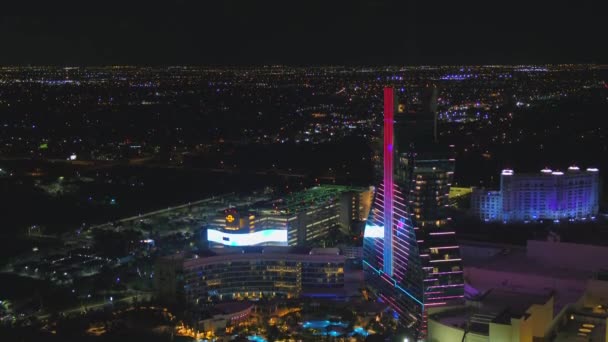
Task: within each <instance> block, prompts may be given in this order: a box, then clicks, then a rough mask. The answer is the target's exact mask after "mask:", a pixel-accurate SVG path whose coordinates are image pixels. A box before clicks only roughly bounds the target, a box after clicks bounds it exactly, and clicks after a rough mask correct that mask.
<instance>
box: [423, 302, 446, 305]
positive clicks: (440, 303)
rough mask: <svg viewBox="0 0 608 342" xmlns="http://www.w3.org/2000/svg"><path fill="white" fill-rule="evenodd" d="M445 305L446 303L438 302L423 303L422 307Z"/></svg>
mask: <svg viewBox="0 0 608 342" xmlns="http://www.w3.org/2000/svg"><path fill="white" fill-rule="evenodd" d="M445 304H447V303H446V302H439V303H424V306H437V305H445Z"/></svg>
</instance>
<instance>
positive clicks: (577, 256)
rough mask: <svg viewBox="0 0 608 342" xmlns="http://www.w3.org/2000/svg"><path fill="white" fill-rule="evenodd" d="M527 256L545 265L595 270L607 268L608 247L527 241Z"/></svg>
mask: <svg viewBox="0 0 608 342" xmlns="http://www.w3.org/2000/svg"><path fill="white" fill-rule="evenodd" d="M526 254H527V255H528V257H531V258H534V259H536V260H538V261H539V262H542V263H543V264H545V265H551V266H555V267H560V268H572V269H578V270H586V271H591V272H595V271H598V270H599V269H601V268H608V247H603V246H591V245H579V244H575V243H566V242H547V241H533V240H529V241H528V246H527V249H526Z"/></svg>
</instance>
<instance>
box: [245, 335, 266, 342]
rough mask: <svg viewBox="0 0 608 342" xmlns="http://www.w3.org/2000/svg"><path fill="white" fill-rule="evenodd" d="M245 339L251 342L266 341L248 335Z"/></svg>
mask: <svg viewBox="0 0 608 342" xmlns="http://www.w3.org/2000/svg"><path fill="white" fill-rule="evenodd" d="M247 339H248V340H249V341H251V342H266V339H265V338H263V337H262V336H259V335H250V336H247Z"/></svg>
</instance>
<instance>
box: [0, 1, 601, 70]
mask: <svg viewBox="0 0 608 342" xmlns="http://www.w3.org/2000/svg"><path fill="white" fill-rule="evenodd" d="M108 7H109V6H108ZM121 9H122V7H121ZM40 12H41V11H40ZM58 12H59V11H56V10H50V11H48V13H49V14H44V15H43V14H38V15H30V16H6V15H5V16H2V17H0V40H2V41H3V53H2V54H1V55H0V64H4V65H80V66H93V65H157V66H161V65H233V66H243V65H248V66H254V65H274V64H279V65H488V64H505V65H509V64H570V63H573V64H588V63H599V64H601V63H608V46H606V44H602V42H603V39H602V34H603V33H605V29H604V28H603V27H602V24H603V18H602V13H603V12H602V11H601V10H600V8H599V4H597V3H594V4H580V3H577V4H572V5H571V6H558V5H556V4H552V5H550V6H548V5H543V4H539V3H534V4H525V3H521V4H518V3H517V2H510V3H508V6H507V5H506V4H505V6H499V5H496V4H494V5H493V6H488V5H487V4H486V5H485V6H483V5H482V4H477V3H476V2H470V1H469V2H468V3H458V4H455V3H446V4H428V3H423V2H416V1H389V0H381V1H363V0H360V1H349V2H344V1H333V2H331V3H322V2H317V1H312V2H306V3H291V4H289V5H286V4H284V3H279V2H274V1H266V2H256V3H252V2H247V1H241V0H232V1H223V2H212V3H206V4H191V3H186V2H178V3H177V4H173V6H166V8H160V7H154V8H145V9H143V10H142V11H140V12H141V14H137V15H136V14H131V13H132V12H134V11H133V10H124V11H121V12H120V13H113V14H112V15H110V14H106V13H107V12H108V11H107V10H105V9H102V12H104V14H95V15H91V14H85V15H65V14H60V15H52V13H58ZM71 12H72V11H70V12H67V13H71ZM89 13H90V12H89ZM95 13H98V12H95Z"/></svg>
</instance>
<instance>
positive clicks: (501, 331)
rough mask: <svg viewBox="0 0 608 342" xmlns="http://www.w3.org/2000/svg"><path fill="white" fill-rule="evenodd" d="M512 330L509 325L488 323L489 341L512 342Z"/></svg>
mask: <svg viewBox="0 0 608 342" xmlns="http://www.w3.org/2000/svg"><path fill="white" fill-rule="evenodd" d="M512 329H513V328H512V327H511V325H509V324H498V323H490V341H492V342H514V341H513V340H512V334H513V332H512Z"/></svg>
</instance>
